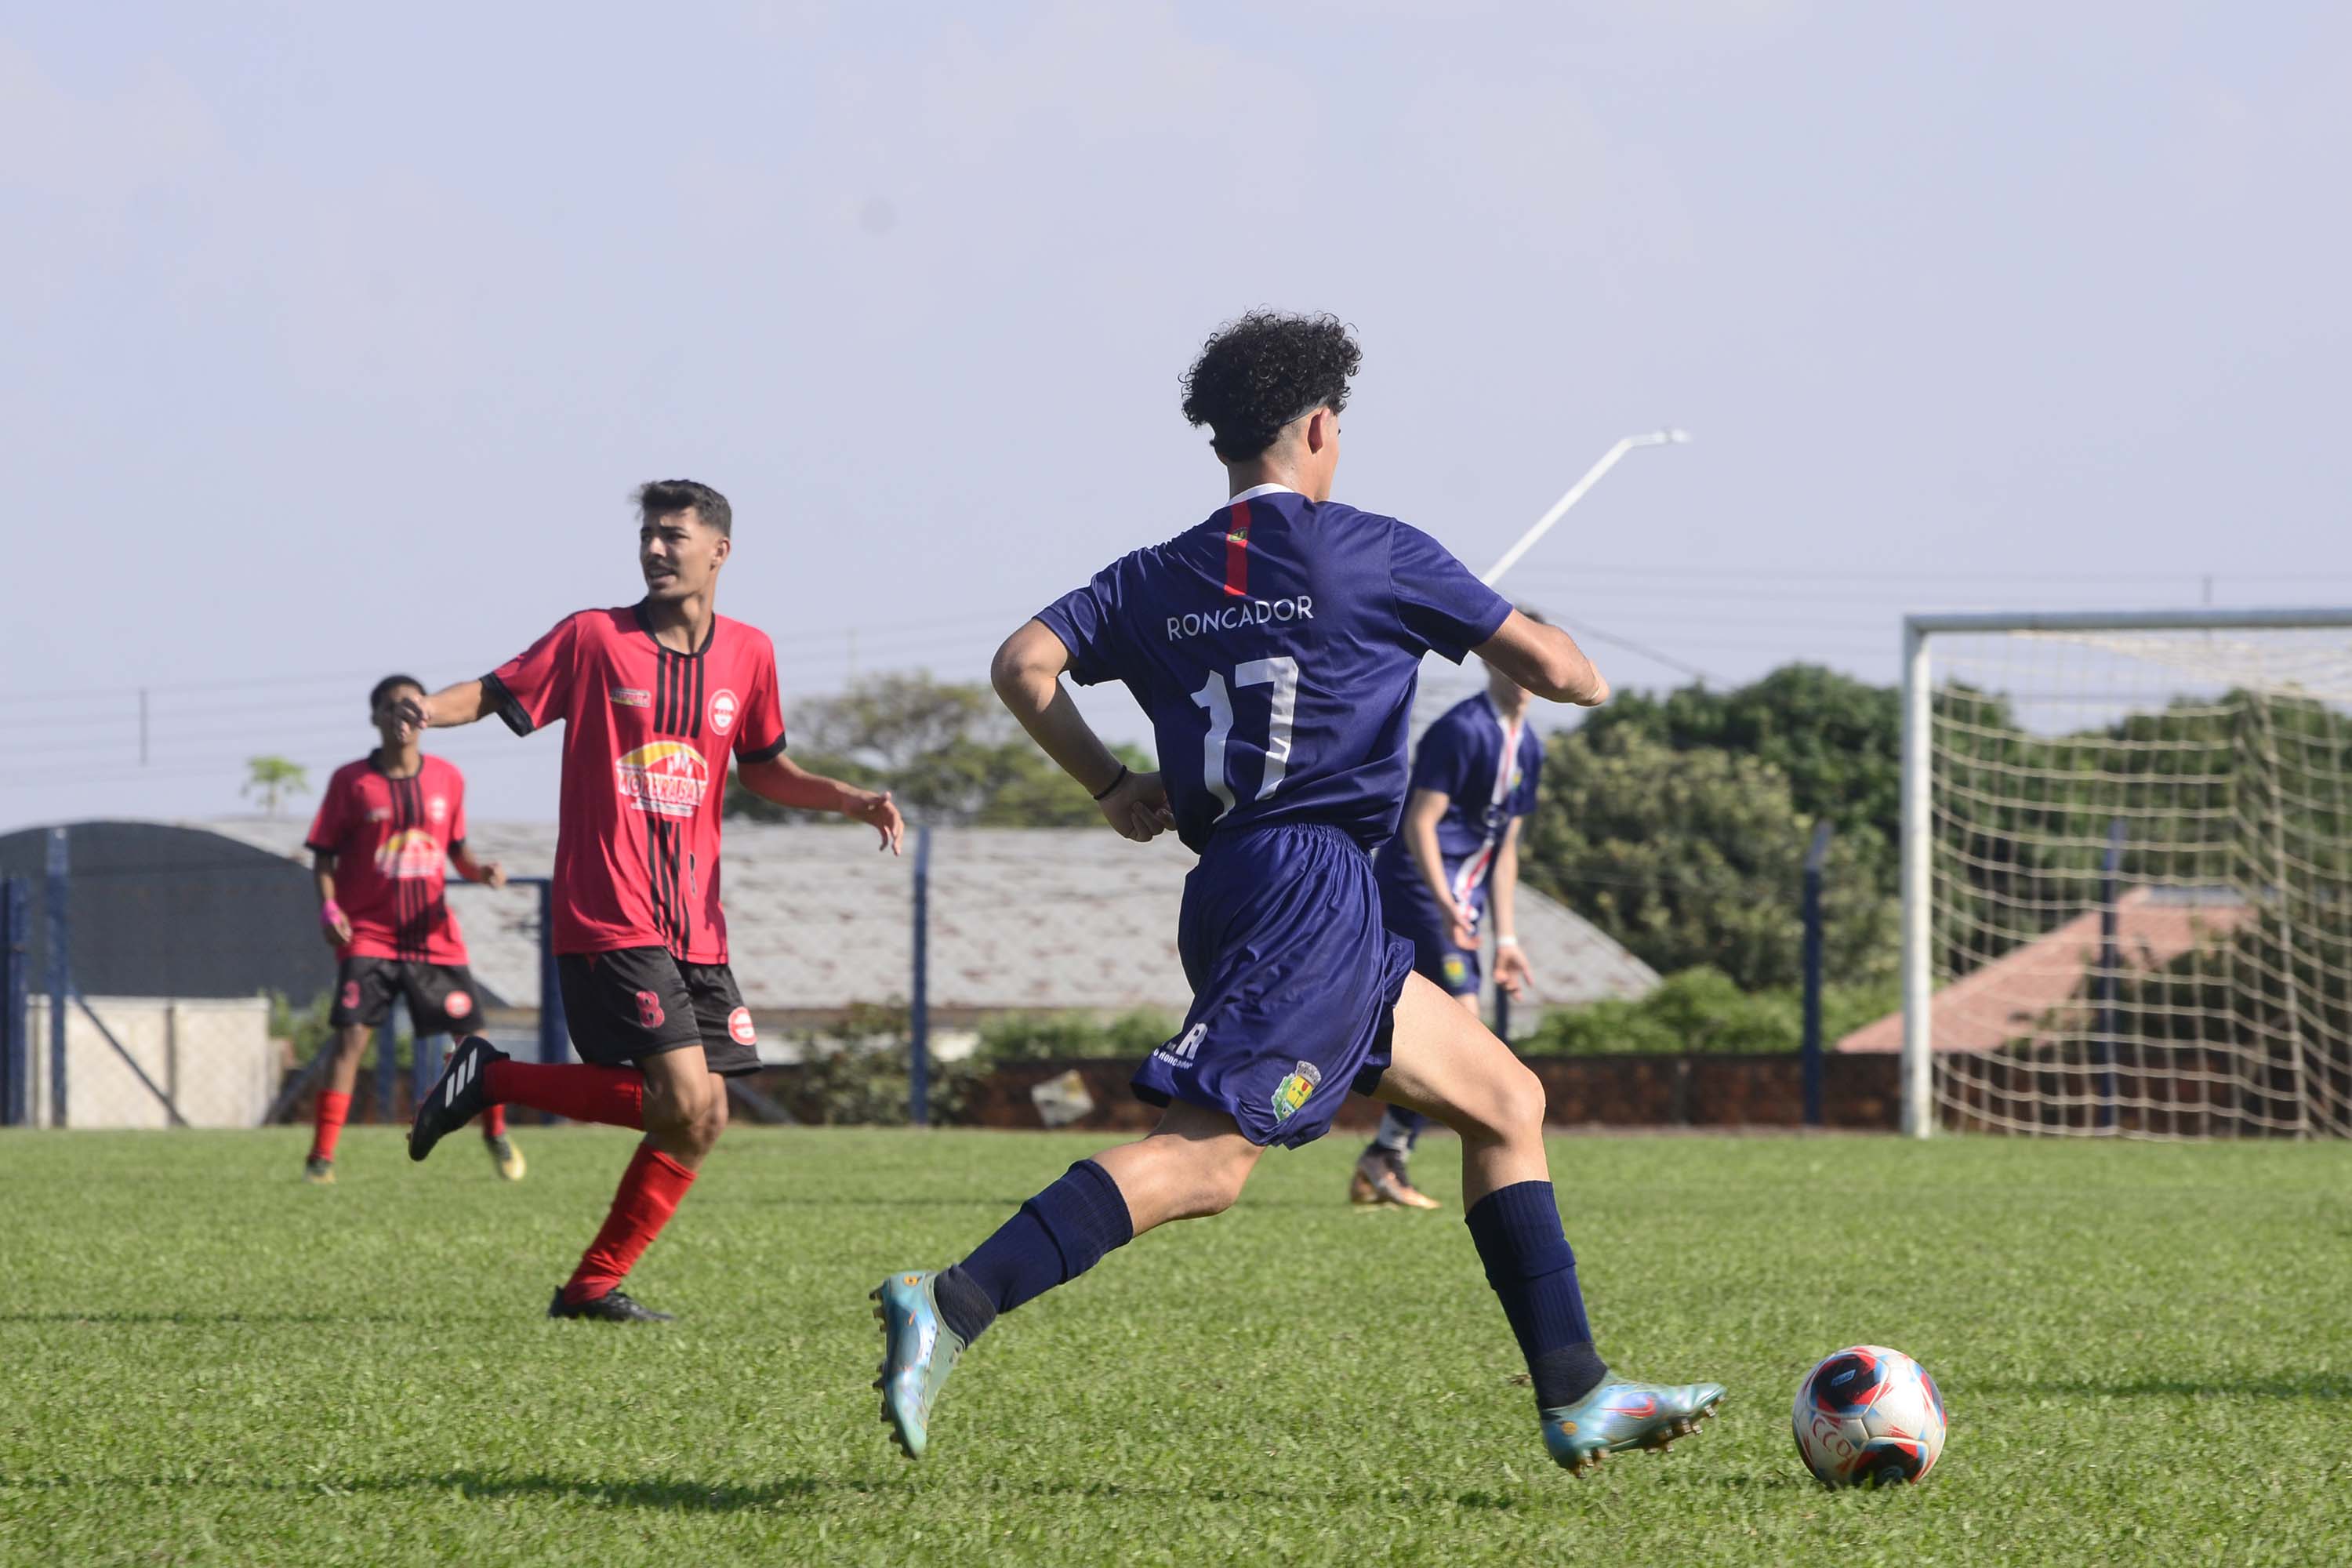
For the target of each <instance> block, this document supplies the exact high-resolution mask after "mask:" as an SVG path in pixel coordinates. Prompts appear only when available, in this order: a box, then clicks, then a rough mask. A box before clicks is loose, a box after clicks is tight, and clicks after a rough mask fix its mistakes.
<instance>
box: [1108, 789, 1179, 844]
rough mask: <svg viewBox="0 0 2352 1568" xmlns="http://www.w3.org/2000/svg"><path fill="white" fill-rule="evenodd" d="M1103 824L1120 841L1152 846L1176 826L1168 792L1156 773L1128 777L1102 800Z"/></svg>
mask: <svg viewBox="0 0 2352 1568" xmlns="http://www.w3.org/2000/svg"><path fill="white" fill-rule="evenodd" d="M1101 805H1102V814H1103V820H1104V821H1105V822H1108V823H1109V824H1110V826H1111V829H1112V831H1114V832H1116V833H1117V834H1118V836H1119V837H1121V838H1132V839H1133V840H1135V842H1137V843H1138V844H1149V843H1150V842H1151V841H1152V840H1153V839H1155V838H1157V837H1160V835H1161V834H1163V833H1165V832H1167V831H1168V830H1169V829H1170V828H1171V827H1173V826H1176V814H1175V813H1174V812H1172V811H1171V810H1169V809H1168V788H1167V786H1166V785H1165V784H1162V783H1161V782H1160V775H1159V774H1158V773H1129V774H1128V775H1127V776H1126V777H1125V778H1123V779H1121V780H1119V781H1118V784H1116V785H1114V786H1113V787H1112V789H1111V792H1110V793H1109V794H1108V795H1105V796H1103V797H1102V801H1101Z"/></svg>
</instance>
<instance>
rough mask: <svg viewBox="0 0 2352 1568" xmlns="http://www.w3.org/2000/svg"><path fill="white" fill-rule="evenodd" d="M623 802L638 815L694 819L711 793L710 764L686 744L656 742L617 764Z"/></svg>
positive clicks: (614, 767)
mask: <svg viewBox="0 0 2352 1568" xmlns="http://www.w3.org/2000/svg"><path fill="white" fill-rule="evenodd" d="M613 771H614V775H615V777H616V779H617V782H618V783H619V784H620V789H621V798H622V799H623V800H625V801H627V802H628V803H629V805H630V806H631V807H633V808H634V809H635V810H638V811H650V812H653V813H655V814H656V815H657V816H693V815H694V814H695V813H696V812H698V811H699V810H701V809H702V797H703V796H704V795H706V794H708V793H709V789H710V764H709V763H707V762H705V761H703V758H702V753H701V752H699V751H698V750H696V749H695V748H694V747H692V746H690V745H688V744H687V743H686V742H684V741H655V742H651V743H649V744H646V745H643V746H639V747H638V748H637V749H636V750H635V751H634V752H627V753H625V754H624V755H623V756H622V757H621V758H620V759H619V760H618V761H616V762H615V763H614V764H613Z"/></svg>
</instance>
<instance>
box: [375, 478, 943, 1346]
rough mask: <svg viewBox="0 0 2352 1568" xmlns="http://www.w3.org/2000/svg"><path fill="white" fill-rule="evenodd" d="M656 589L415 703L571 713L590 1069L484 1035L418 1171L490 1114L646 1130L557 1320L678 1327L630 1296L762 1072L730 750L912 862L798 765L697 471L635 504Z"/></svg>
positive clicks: (843, 794) (797, 796) (439, 717)
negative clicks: (745, 989) (722, 852)
mask: <svg viewBox="0 0 2352 1568" xmlns="http://www.w3.org/2000/svg"><path fill="white" fill-rule="evenodd" d="M636 500H637V508H638V512H639V518H640V522H639V527H638V531H637V564H638V567H639V569H640V570H641V572H642V573H643V574H644V576H645V581H646V596H645V597H644V598H643V599H641V600H639V601H638V602H637V603H636V604H635V605H628V606H626V607H625V608H621V609H610V610H583V611H581V612H580V613H579V614H578V615H575V616H567V617H565V618H564V619H563V620H562V621H559V622H557V623H556V626H555V627H554V629H553V630H551V631H550V632H549V633H548V634H547V635H546V636H545V637H541V638H540V639H539V640H538V641H537V642H535V643H533V644H532V645H531V646H530V647H529V648H527V649H525V650H524V651H523V652H522V653H521V654H520V655H519V656H517V657H516V658H512V659H509V660H508V661H507V662H506V663H505V664H502V665H500V666H499V668H497V669H496V670H493V671H492V672H491V673H490V674H488V675H486V676H484V677H482V679H479V680H468V681H464V682H461V683H460V684H458V685H456V686H452V687H450V688H449V689H447V690H446V691H436V692H435V693H434V694H433V695H432V696H431V697H429V698H425V697H418V698H415V699H413V700H410V701H409V702H408V703H407V704H406V706H405V708H404V711H405V712H406V714H407V715H408V717H409V718H410V719H411V720H413V721H415V722H417V723H420V724H427V725H431V724H470V723H473V722H474V721H477V720H479V719H484V718H488V716H489V715H491V714H493V713H495V714H497V715H498V716H499V718H501V719H503V720H505V721H506V722H507V725H508V727H509V728H510V729H512V730H513V731H515V733H517V734H518V735H528V734H530V732H531V731H534V730H537V729H541V728H542V727H544V726H546V725H548V724H551V723H553V722H555V721H558V720H561V721H562V723H563V784H562V805H561V808H560V812H559V826H558V831H557V835H556V846H555V877H554V883H555V886H554V895H555V896H554V906H555V930H554V933H553V935H554V944H555V952H556V963H557V967H558V970H559V972H560V975H561V979H562V987H563V1010H564V1016H565V1017H566V1020H567V1021H568V1023H569V1025H570V1027H571V1030H572V1044H573V1045H574V1046H576V1047H578V1048H579V1051H580V1055H581V1056H582V1057H583V1058H585V1059H584V1061H583V1063H582V1064H581V1065H577V1066H572V1065H562V1066H557V1065H542V1064H538V1063H530V1062H518V1061H513V1060H510V1059H509V1058H507V1057H506V1056H505V1055H504V1054H502V1053H501V1052H499V1051H498V1050H496V1049H494V1048H492V1047H491V1046H490V1044H489V1042H488V1041H487V1040H481V1039H469V1040H467V1041H466V1042H465V1043H464V1044H463V1045H462V1046H460V1047H458V1050H457V1054H456V1055H455V1056H453V1057H452V1058H450V1061H449V1067H448V1070H447V1071H446V1073H444V1074H443V1076H442V1079H441V1081H440V1082H439V1083H437V1084H436V1085H435V1086H434V1089H433V1091H432V1093H430V1094H429V1095H427V1096H426V1097H425V1103H424V1104H423V1105H421V1106H419V1107H418V1108H417V1112H416V1122H415V1127H414V1129H413V1130H412V1131H410V1133H409V1142H408V1152H409V1155H410V1157H411V1158H413V1159H417V1160H422V1159H424V1158H425V1155H426V1154H428V1153H430V1152H432V1149H433V1146H434V1144H436V1142H439V1141H440V1140H441V1139H442V1138H443V1137H444V1136H446V1134H448V1133H449V1132H452V1131H456V1130H457V1128H459V1127H462V1126H464V1125H465V1124H466V1122H467V1121H469V1120H470V1119H472V1117H473V1116H474V1115H475V1114H476V1113H478V1111H480V1110H483V1109H484V1108H486V1107H488V1106H493V1105H500V1104H513V1105H528V1106H531V1107H534V1108H536V1109H538V1110H545V1111H549V1112H551V1113H553V1114H555V1115H558V1116H568V1117H570V1118H572V1120H574V1121H603V1122H609V1123H612V1124H614V1125H617V1126H623V1127H640V1128H643V1129H644V1130H645V1134H646V1138H645V1142H643V1143H642V1144H640V1145H639V1146H638V1149H637V1152H636V1156H635V1158H634V1159H633V1160H632V1161H631V1162H630V1163H629V1168H628V1171H627V1173H625V1175H623V1177H622V1178H621V1189H620V1192H619V1193H618V1194H616V1195H615V1196H614V1199H613V1209H612V1213H611V1215H609V1216H608V1217H607V1218H606V1219H605V1221H604V1228H603V1229H602V1230H601V1231H599V1232H598V1233H597V1236H596V1239H595V1241H594V1242H593V1243H592V1244H591V1245H590V1247H589V1248H588V1251H587V1253H586V1254H585V1255H584V1256H583V1258H581V1259H580V1266H579V1268H576V1269H574V1270H573V1271H572V1278H571V1279H570V1280H569V1281H568V1282H567V1283H566V1284H564V1285H563V1286H562V1288H561V1289H558V1290H557V1291H556V1293H555V1300H554V1301H553V1303H552V1304H551V1305H550V1307H549V1308H548V1315H549V1316H550V1317H557V1318H598V1319H603V1320H606V1321H614V1322H641V1321H655V1320H660V1319H663V1318H666V1317H667V1314H666V1313H660V1312H654V1311H650V1310H647V1309H646V1308H645V1307H643V1306H640V1305H639V1304H638V1303H637V1302H635V1301H634V1300H630V1299H629V1297H628V1296H627V1295H626V1294H625V1292H623V1291H622V1289H620V1285H621V1281H622V1280H623V1279H625V1278H626V1277H627V1275H628V1272H629V1269H630V1268H631V1266H632V1265H634V1264H635V1262H636V1260H637V1258H639V1257H640V1256H641V1255H642V1254H643V1253H644V1252H645V1249H646V1247H647V1246H649V1245H650V1244H651V1243H652V1241H653V1239H654V1237H656V1235H658V1234H660V1231H661V1228H662V1226H663V1225H664V1224H666V1223H667V1221H668V1219H669V1216H670V1215H671V1214H672V1213H673V1212H674V1211H675V1210H676V1209H677V1205H678V1202H679V1200H680V1199H681V1198H683V1197H684V1196H685V1195H686V1190H687V1188H688V1186H689V1185H691V1184H693V1181H694V1175H695V1172H696V1170H697V1169H698V1167H699V1166H700V1165H701V1163H702V1160H703V1157H704V1156H705V1155H707V1154H708V1153H709V1152H710V1148H711V1145H712V1144H714V1143H716V1142H718V1140H719V1132H720V1131H722V1130H723V1129H724V1128H725V1127H726V1125H727V1087H726V1084H725V1082H724V1081H723V1079H725V1078H727V1077H730V1076H732V1075H735V1074H739V1073H748V1072H751V1071H754V1070H756V1069H757V1068H758V1067H759V1065H760V1058H759V1052H758V1050H757V1049H756V1047H757V1045H758V1043H759V1036H758V1032H757V1030H756V1029H755V1028H754V1026H753V1025H752V1022H751V1014H750V1013H749V1012H748V1011H747V1010H746V1009H745V1008H744V1006H743V999H742V996H741V994H740V993H739V992H738V991H737V990H736V988H735V977H734V975H733V973H731V972H730V970H729V968H728V963H727V918H726V915H725V913H724V912H723V910H721V907H720V904H719V813H720V807H721V805H722V804H723V801H724V798H725V795H726V793H727V770H728V764H729V760H730V756H731V757H732V759H733V762H734V764H735V770H736V776H737V777H739V778H740V779H741V780H742V781H743V784H744V787H745V788H747V789H749V790H751V792H752V793H753V794H755V795H762V796H765V797H766V798H767V799H769V800H772V801H775V802H776V803H778V804H779V805H791V806H799V807H803V808H804V809H808V810H813V811H837V812H839V813H841V814H842V815H843V816H849V817H854V818H856V820H857V821H860V822H863V823H866V824H867V825H868V826H872V827H874V828H876V829H877V831H879V832H880V834H881V836H882V846H883V847H885V848H887V849H889V850H891V851H892V852H893V853H896V852H897V850H898V841H899V838H900V837H901V835H902V834H903V832H904V831H905V825H904V823H902V822H901V821H900V820H899V816H898V807H897V806H896V805H892V804H891V801H890V796H889V795H887V793H885V794H879V795H877V794H875V793H873V792H871V791H868V790H862V789H857V788H855V787H853V786H851V785H849V784H842V783H840V782H838V781H836V780H834V779H829V778H823V777H819V776H818V775H816V774H814V773H804V772H803V771H802V770H801V769H800V768H798V767H796V766H794V765H793V763H791V762H789V761H787V760H786V759H785V757H784V754H783V753H784V721H783V712H782V703H781V700H780V698H779V695H778V691H777V685H776V655H775V649H774V647H772V645H771V644H770V643H769V641H768V639H767V637H765V636H764V635H763V634H761V633H760V632H758V631H755V630H753V629H752V628H751V627H750V626H745V625H744V624H743V623H742V622H740V621H732V620H729V619H728V618H727V617H725V616H721V615H719V614H718V613H717V611H716V610H715V609H714V608H713V607H712V605H713V601H714V599H715V597H716V595H717V593H718V587H719V569H720V568H721V567H723V566H724V565H725V564H726V563H727V558H728V555H729V554H730V552H731V551H732V550H733V548H734V542H733V538H732V531H733V515H732V511H731V509H730V507H729V506H728V504H727V498H726V497H724V496H722V495H720V494H719V492H718V491H717V490H714V489H711V488H710V487H709V486H708V485H702V484H697V483H695V482H694V481H692V480H690V479H664V480H659V481H656V482H655V483H653V484H649V485H646V486H645V487H643V488H642V489H640V490H638V492H637V496H636Z"/></svg>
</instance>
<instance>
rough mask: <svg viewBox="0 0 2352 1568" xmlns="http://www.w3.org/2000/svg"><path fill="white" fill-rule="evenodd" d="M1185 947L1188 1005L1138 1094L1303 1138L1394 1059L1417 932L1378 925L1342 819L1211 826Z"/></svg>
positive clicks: (1281, 1136)
mask: <svg viewBox="0 0 2352 1568" xmlns="http://www.w3.org/2000/svg"><path fill="white" fill-rule="evenodd" d="M1176 948H1177V952H1178V954H1179V955H1180V956H1181V958H1182V959H1183V961H1184V977H1185V978H1186V979H1187V980H1189V981H1190V982H1191V983H1192V1011H1191V1012H1190V1013H1187V1014H1186V1015H1185V1016H1184V1027H1183V1028H1182V1030H1181V1031H1180V1032H1179V1033H1178V1034H1177V1036H1176V1037H1175V1038H1174V1039H1172V1040H1171V1041H1169V1042H1168V1043H1167V1044H1166V1045H1164V1046H1162V1047H1160V1048H1159V1049H1158V1050H1156V1051H1154V1052H1152V1053H1151V1055H1150V1057H1149V1058H1145V1060H1144V1063H1143V1066H1142V1067H1141V1068H1139V1069H1137V1071H1136V1075H1135V1092H1136V1095H1137V1097H1138V1098H1139V1099H1141V1100H1148V1101H1150V1103H1152V1104H1154V1105H1165V1104H1167V1103H1168V1102H1169V1101H1170V1100H1182V1101H1184V1102H1185V1103H1186V1104H1188V1105H1199V1106H1205V1107H1206V1108H1208V1109H1209V1110H1222V1111H1223V1112H1224V1113H1225V1114H1226V1115H1228V1116H1230V1117H1232V1118H1233V1119H1234V1121H1235V1122H1237V1123H1239V1124H1240V1127H1241V1130H1242V1134H1243V1136H1244V1137H1246V1138H1247V1139H1248V1140H1249V1141H1250V1142H1253V1143H1256V1144H1259V1145H1261V1146H1264V1145H1266V1144H1270V1143H1279V1144H1282V1145H1283V1146H1284V1147H1285V1148H1290V1149H1295V1148H1297V1147H1298V1145H1300V1144H1301V1143H1308V1142H1313V1141H1314V1140H1316V1139H1318V1138H1320V1137H1321V1136H1322V1135H1323V1134H1324V1133H1325V1132H1326V1131H1328V1130H1329V1129H1330V1126H1331V1118H1332V1117H1333V1116H1334V1115H1336V1114H1338V1112H1339V1106H1340V1103H1341V1102H1342V1101H1343V1100H1346V1099H1347V1098H1348V1091H1349V1089H1354V1090H1355V1091H1356V1092H1358V1093H1360V1094H1369V1093H1370V1092H1371V1090H1372V1087H1373V1085H1375V1084H1376V1083H1378V1082H1379V1081H1380V1077H1381V1073H1382V1072H1384V1071H1386V1070H1387V1068H1388V1065H1389V1047H1390V1043H1391V1035H1392V1033H1393V1030H1394V1027H1395V1015H1396V1004H1397V997H1398V996H1399V995H1400V994H1402V992H1403V990H1404V982H1405V976H1406V975H1408V974H1410V973H1412V943H1411V942H1406V941H1405V940H1404V939H1403V938H1402V937H1395V936H1391V935H1390V934H1389V933H1388V932H1387V931H1384V930H1383V929H1381V899H1380V891H1379V889H1377V888H1376V887H1375V886H1374V884H1373V880H1372V862H1371V858H1370V856H1368V855H1366V854H1365V853H1364V852H1363V850H1362V849H1360V848H1359V847H1357V845H1356V841H1355V840H1354V839H1352V838H1350V837H1348V835H1347V834H1345V833H1343V832H1341V831H1339V829H1338V828H1336V827H1326V826H1319V825H1317V824H1281V825H1276V826H1268V827H1262V828H1255V829H1251V830H1247V831H1244V832H1241V833H1237V834H1234V835H1232V836H1230V837H1228V836H1226V835H1223V834H1220V835H1217V836H1215V837H1212V838H1211V839H1210V841H1209V848H1208V852H1207V853H1206V854H1204V855H1202V857H1201V863H1200V864H1199V865H1198V866H1195V867H1194V868H1192V874H1191V875H1190V876H1188V877H1186V878H1185V879H1184V905H1183V911H1182V913H1181V915H1180V916H1179V917H1178V920H1177V925H1176Z"/></svg>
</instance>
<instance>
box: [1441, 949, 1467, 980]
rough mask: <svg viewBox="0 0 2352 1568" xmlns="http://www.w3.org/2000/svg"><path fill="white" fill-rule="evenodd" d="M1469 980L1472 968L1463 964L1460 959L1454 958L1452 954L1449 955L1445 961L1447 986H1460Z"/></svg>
mask: <svg viewBox="0 0 2352 1568" xmlns="http://www.w3.org/2000/svg"><path fill="white" fill-rule="evenodd" d="M1469 978H1470V966H1469V965H1468V964H1466V963H1463V962H1462V961H1461V960H1460V959H1458V958H1455V957H1454V956H1453V955H1452V954H1450V953H1449V954H1447V955H1446V959H1445V984H1448V985H1459V984H1462V983H1463V982H1464V981H1465V980H1467V979H1469Z"/></svg>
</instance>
